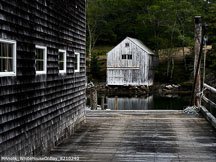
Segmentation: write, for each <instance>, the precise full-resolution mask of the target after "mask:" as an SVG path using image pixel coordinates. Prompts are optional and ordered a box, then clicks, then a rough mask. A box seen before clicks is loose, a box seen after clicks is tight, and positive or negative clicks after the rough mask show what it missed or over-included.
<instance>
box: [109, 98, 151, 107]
mask: <svg viewBox="0 0 216 162" xmlns="http://www.w3.org/2000/svg"><path fill="white" fill-rule="evenodd" d="M106 101H107V107H108V108H109V109H111V110H115V97H107V98H106ZM153 105H154V103H153V95H152V96H148V97H142V98H141V97H139V98H136V97H132V98H126V97H118V99H117V107H118V110H149V109H152V108H153Z"/></svg>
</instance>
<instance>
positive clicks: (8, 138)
mask: <svg viewBox="0 0 216 162" xmlns="http://www.w3.org/2000/svg"><path fill="white" fill-rule="evenodd" d="M85 3H86V2H85V0H0V156H4V155H17V156H19V155H32V156H36V155H40V154H42V153H45V152H47V151H49V150H50V148H52V147H54V146H55V145H56V144H57V143H59V142H61V141H62V139H64V138H65V137H67V136H68V135H69V134H71V133H72V132H73V131H74V129H76V127H77V126H79V124H80V123H81V122H83V121H84V120H85V111H84V106H85V78H86V77H85V76H86V72H85V37H86V33H85V22H86V16H85Z"/></svg>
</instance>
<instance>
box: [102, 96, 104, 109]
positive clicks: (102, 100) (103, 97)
mask: <svg viewBox="0 0 216 162" xmlns="http://www.w3.org/2000/svg"><path fill="white" fill-rule="evenodd" d="M101 110H104V96H101Z"/></svg>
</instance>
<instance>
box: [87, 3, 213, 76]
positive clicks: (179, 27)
mask: <svg viewBox="0 0 216 162" xmlns="http://www.w3.org/2000/svg"><path fill="white" fill-rule="evenodd" d="M197 15H199V16H202V17H203V22H206V23H207V24H208V25H209V29H208V35H209V44H212V45H213V49H215V47H216V0H88V1H87V52H88V53H89V55H90V57H91V53H92V50H93V48H94V47H95V45H116V44H118V43H119V42H120V41H121V40H123V39H124V38H125V37H126V36H129V37H134V38H137V39H140V40H141V41H143V42H144V43H145V44H146V45H147V46H149V47H150V48H151V49H152V50H154V51H155V53H164V55H165V56H167V58H168V65H167V74H170V75H172V69H173V68H174V67H172V66H174V65H173V64H174V62H173V61H174V60H173V57H172V56H173V55H174V54H175V53H176V50H179V48H181V50H182V51H183V55H184V51H185V49H184V47H188V46H191V47H192V46H193V44H194V16H197ZM161 49H164V50H161ZM214 51H215V50H213V51H212V52H211V54H210V59H209V67H210V68H213V69H216V52H214ZM185 69H187V64H186V62H185Z"/></svg>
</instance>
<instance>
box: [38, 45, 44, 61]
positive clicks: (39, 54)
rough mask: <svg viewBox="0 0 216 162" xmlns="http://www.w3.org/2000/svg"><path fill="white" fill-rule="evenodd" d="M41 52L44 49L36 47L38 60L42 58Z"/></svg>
mask: <svg viewBox="0 0 216 162" xmlns="http://www.w3.org/2000/svg"><path fill="white" fill-rule="evenodd" d="M43 52H44V50H43V49H38V48H37V49H36V60H38V59H40V60H43Z"/></svg>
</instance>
